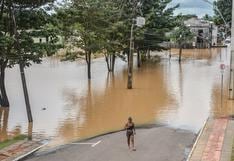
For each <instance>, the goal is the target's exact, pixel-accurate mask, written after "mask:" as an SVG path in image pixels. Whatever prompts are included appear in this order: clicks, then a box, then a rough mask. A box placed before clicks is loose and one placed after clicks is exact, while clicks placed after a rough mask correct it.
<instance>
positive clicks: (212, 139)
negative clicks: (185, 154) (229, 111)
mask: <svg viewBox="0 0 234 161" xmlns="http://www.w3.org/2000/svg"><path fill="white" fill-rule="evenodd" d="M233 137H234V121H233V120H231V119H229V118H217V119H209V120H208V121H207V123H206V126H205V128H204V130H203V131H202V133H201V135H200V137H199V139H198V141H197V144H196V145H194V147H195V148H194V151H193V152H192V155H191V158H190V159H189V161H230V160H231V152H232V143H233Z"/></svg>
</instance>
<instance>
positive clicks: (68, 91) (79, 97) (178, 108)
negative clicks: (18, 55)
mask: <svg viewBox="0 0 234 161" xmlns="http://www.w3.org/2000/svg"><path fill="white" fill-rule="evenodd" d="M172 52H173V53H175V54H176V53H177V52H178V51H177V50H172ZM227 53H228V51H226V49H211V50H204V49H203V50H202V49H195V50H183V56H184V57H187V59H185V60H184V61H183V62H182V64H181V65H179V64H178V62H177V60H176V59H177V58H176V57H174V58H172V60H171V61H168V60H167V59H162V62H161V63H160V64H154V65H153V64H148V65H143V66H142V68H140V69H137V68H136V69H135V70H134V80H133V82H134V89H133V90H127V89H126V84H127V77H126V76H127V74H126V72H127V71H126V68H127V65H126V63H125V62H122V61H121V60H117V62H116V63H117V64H116V71H115V73H114V74H108V72H107V69H106V65H105V62H104V59H97V60H94V62H93V64H92V65H93V66H92V72H93V78H92V80H91V81H87V78H86V65H85V63H83V62H79V63H70V62H59V61H58V60H56V59H45V60H44V62H43V64H41V65H33V66H32V67H31V68H29V69H27V70H26V77H27V80H28V87H29V94H30V100H31V105H32V112H33V116H34V123H33V128H32V125H28V124H27V115H26V109H25V104H24V99H23V93H22V87H21V84H20V77H19V69H18V68H17V67H16V68H13V69H9V70H8V71H7V78H6V79H7V90H8V94H9V99H10V101H11V107H10V111H9V113H8V114H9V117H8V114H7V113H6V114H7V116H5V117H6V118H7V119H5V120H6V121H3V122H5V123H3V124H1V135H0V136H1V139H2V138H4V137H5V138H6V137H7V135H8V134H9V133H10V132H12V131H15V127H20V128H18V129H20V131H22V132H24V133H28V134H29V135H30V136H31V135H32V133H33V134H39V135H42V136H45V137H50V138H51V139H52V141H51V142H50V146H54V145H60V144H64V143H67V142H71V141H73V140H79V139H84V138H87V137H91V136H95V135H98V134H102V133H106V132H109V131H114V130H119V129H122V128H123V126H124V123H125V122H126V119H127V118H128V117H129V116H132V117H133V119H134V122H136V123H137V124H138V125H141V124H147V123H163V124H168V125H169V126H173V127H178V128H184V129H188V130H192V131H194V132H197V131H198V130H199V129H200V128H201V126H202V124H203V123H204V121H205V120H206V119H207V117H208V116H209V115H210V114H211V115H213V116H222V115H224V114H229V113H231V112H232V111H231V110H230V109H231V108H230V107H232V101H227V99H226V96H227V88H228V87H227V86H226V84H227V81H228V71H226V73H225V74H224V76H225V79H224V80H225V90H224V95H225V96H224V101H223V108H222V109H221V108H220V101H221V100H220V94H221V93H220V91H221V90H220V80H221V79H220V71H219V64H220V61H224V62H226V63H228V62H229V54H227ZM190 58H191V59H190ZM10 80H14V81H10ZM227 105H228V106H227ZM43 109H45V110H43ZM0 112H1V111H0ZM3 114H4V112H1V116H2V115H3ZM6 114H5V115H6ZM2 117H3V116H2ZM5 117H4V118H5ZM1 120H3V119H1ZM7 121H8V122H7ZM1 123H2V122H1ZM4 124H5V125H4Z"/></svg>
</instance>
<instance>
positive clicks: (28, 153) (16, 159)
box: [12, 141, 49, 161]
mask: <svg viewBox="0 0 234 161" xmlns="http://www.w3.org/2000/svg"><path fill="white" fill-rule="evenodd" d="M48 143H49V142H48V141H46V142H45V141H44V143H43V142H42V145H40V146H38V147H36V148H34V149H33V150H31V151H29V152H27V153H25V154H23V155H21V156H19V157H17V158H15V159H14V160H12V161H19V160H21V159H23V158H25V157H27V156H29V155H30V154H32V153H34V152H36V151H37V150H39V149H41V148H43V147H44V146H46V145H47V144H48Z"/></svg>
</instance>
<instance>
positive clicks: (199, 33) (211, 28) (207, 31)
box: [184, 17, 218, 48]
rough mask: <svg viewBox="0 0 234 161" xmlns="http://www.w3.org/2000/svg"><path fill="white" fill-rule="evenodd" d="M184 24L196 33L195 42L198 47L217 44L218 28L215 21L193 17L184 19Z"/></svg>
mask: <svg viewBox="0 0 234 161" xmlns="http://www.w3.org/2000/svg"><path fill="white" fill-rule="evenodd" d="M184 24H185V25H186V26H188V27H189V28H190V29H191V31H192V32H193V33H194V34H195V37H194V44H195V46H196V47H198V48H207V47H210V46H215V45H217V34H218V28H217V26H215V25H214V23H213V22H210V21H205V20H202V19H199V18H198V17H192V18H190V19H188V20H186V21H184Z"/></svg>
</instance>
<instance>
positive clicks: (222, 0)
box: [214, 0, 232, 25]
mask: <svg viewBox="0 0 234 161" xmlns="http://www.w3.org/2000/svg"><path fill="white" fill-rule="evenodd" d="M219 11H220V13H221V14H222V15H223V18H224V19H225V21H226V22H227V23H228V24H229V25H230V24H231V20H232V0H218V1H214V13H215V16H214V22H215V24H216V25H225V23H224V20H223V18H222V16H221V15H220V13H219Z"/></svg>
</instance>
